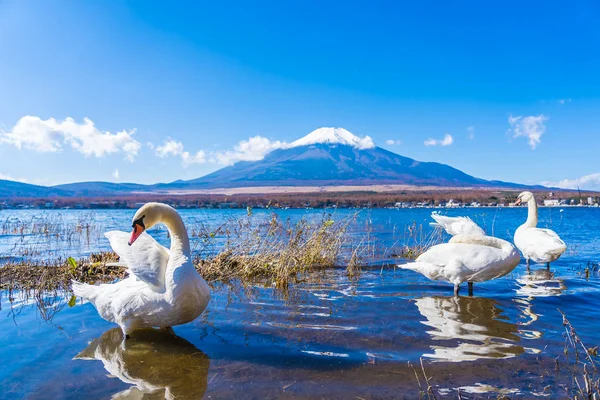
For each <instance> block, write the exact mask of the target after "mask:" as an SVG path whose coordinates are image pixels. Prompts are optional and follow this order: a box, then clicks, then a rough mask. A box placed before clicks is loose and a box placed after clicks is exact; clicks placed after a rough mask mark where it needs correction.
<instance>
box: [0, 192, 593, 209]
mask: <svg viewBox="0 0 600 400" xmlns="http://www.w3.org/2000/svg"><path fill="white" fill-rule="evenodd" d="M519 192H520V191H519V190H489V189H478V190H464V189H462V190H460V189H457V190H435V191H416V190H411V191H401V192H385V193H382V192H368V191H360V192H358V191H357V192H317V193H269V194H233V195H222V194H193V195H192V194H189V195H181V194H173V195H170V194H132V195H126V196H118V197H115V196H112V197H93V198H92V197H79V198H78V197H50V198H45V199H40V198H11V199H3V200H0V205H1V206H3V207H4V208H24V207H35V208H66V207H69V208H84V209H87V208H137V207H139V206H140V205H141V204H142V203H145V202H148V201H159V202H163V203H167V204H171V205H173V206H174V207H179V208H246V207H254V208H286V207H289V208H306V207H312V208H330V207H338V208H351V207H360V208H363V207H368V208H385V207H395V206H398V205H400V206H403V207H408V206H418V205H425V206H434V205H435V206H438V205H440V204H441V205H444V204H446V203H447V202H449V201H450V200H452V201H453V202H454V203H460V204H465V205H469V204H471V203H473V202H477V203H480V204H481V205H482V206H488V205H489V206H495V205H508V204H509V203H512V202H514V201H515V199H516V197H517V195H518V194H519ZM534 193H535V194H536V199H537V200H538V202H540V203H542V202H543V200H546V199H558V200H566V201H567V203H568V204H572V203H576V204H579V203H580V202H583V203H587V199H588V197H592V198H594V199H597V198H599V197H600V193H590V192H585V193H579V192H577V191H559V192H552V191H550V190H544V191H541V190H536V191H534Z"/></svg>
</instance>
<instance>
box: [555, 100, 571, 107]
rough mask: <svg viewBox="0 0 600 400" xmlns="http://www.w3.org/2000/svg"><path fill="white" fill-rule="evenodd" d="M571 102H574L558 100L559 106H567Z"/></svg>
mask: <svg viewBox="0 0 600 400" xmlns="http://www.w3.org/2000/svg"><path fill="white" fill-rule="evenodd" d="M571 101H573V100H572V99H558V104H560V105H561V106H562V105H565V104H567V103H570V102H571Z"/></svg>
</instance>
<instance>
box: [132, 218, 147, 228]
mask: <svg viewBox="0 0 600 400" xmlns="http://www.w3.org/2000/svg"><path fill="white" fill-rule="evenodd" d="M144 218H146V216H145V215H142V216H141V217H140V218H138V219H136V220H135V221H133V224H131V227H132V228H135V226H136V225H139V226H141V227H142V229H146V225H144Z"/></svg>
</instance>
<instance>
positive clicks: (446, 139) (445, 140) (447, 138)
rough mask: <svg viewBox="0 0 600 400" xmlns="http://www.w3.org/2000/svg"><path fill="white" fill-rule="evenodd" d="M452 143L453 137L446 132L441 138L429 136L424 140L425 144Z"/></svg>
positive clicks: (445, 144)
mask: <svg viewBox="0 0 600 400" xmlns="http://www.w3.org/2000/svg"><path fill="white" fill-rule="evenodd" d="M452 143H454V138H453V137H452V135H450V134H449V133H446V134H445V135H444V138H443V139H441V140H435V139H431V138H430V139H427V140H426V141H425V142H424V144H425V146H450V145H451V144H452Z"/></svg>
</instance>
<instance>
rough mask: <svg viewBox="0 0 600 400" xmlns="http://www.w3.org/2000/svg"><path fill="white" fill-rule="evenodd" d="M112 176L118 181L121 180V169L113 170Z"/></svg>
mask: <svg viewBox="0 0 600 400" xmlns="http://www.w3.org/2000/svg"><path fill="white" fill-rule="evenodd" d="M111 176H112V177H113V179H114V180H115V181H117V182H119V181H120V180H121V176H120V174H119V170H118V169H115V170H114V171H113V173H112V174H111Z"/></svg>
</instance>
